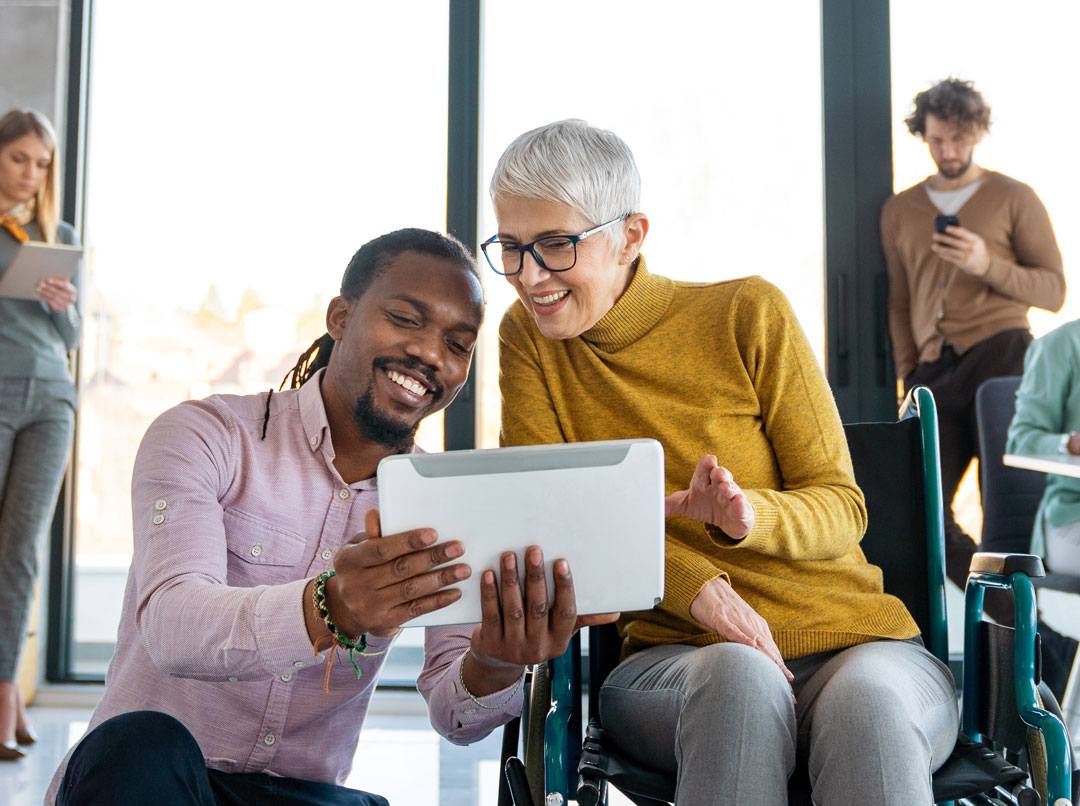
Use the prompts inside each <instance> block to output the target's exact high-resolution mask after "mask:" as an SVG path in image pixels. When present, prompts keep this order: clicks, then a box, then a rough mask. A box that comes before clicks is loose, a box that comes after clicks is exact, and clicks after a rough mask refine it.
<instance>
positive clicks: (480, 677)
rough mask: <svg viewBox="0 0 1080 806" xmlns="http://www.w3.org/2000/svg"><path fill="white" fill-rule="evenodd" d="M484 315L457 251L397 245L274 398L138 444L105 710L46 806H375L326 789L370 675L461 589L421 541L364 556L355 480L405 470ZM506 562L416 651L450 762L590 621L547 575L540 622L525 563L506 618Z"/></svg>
mask: <svg viewBox="0 0 1080 806" xmlns="http://www.w3.org/2000/svg"><path fill="white" fill-rule="evenodd" d="M483 312H484V299H483V291H482V288H481V285H480V280H479V278H478V276H477V273H476V266H475V262H474V260H473V257H472V255H471V254H470V253H469V251H468V249H466V248H465V247H464V246H463V245H462V244H461V243H459V242H458V241H456V240H455V239H453V238H450V237H447V236H445V235H441V234H438V233H434V232H429V231H426V230H418V229H406V230H398V231H396V232H392V233H389V234H388V235H384V236H381V237H379V238H376V239H375V240H373V241H371V242H369V243H367V244H365V245H364V246H362V247H361V248H360V250H359V251H357V253H356V254H355V255H354V256H353V258H352V260H351V261H350V263H349V266H348V268H347V269H346V272H345V276H344V278H343V280H342V287H341V294H340V296H338V297H335V298H334V299H333V300H332V301H331V303H330V305H329V308H328V309H327V316H326V321H327V331H328V332H327V334H326V335H325V336H323V337H322V338H321V339H319V340H318V341H317V342H316V343H315V344H314V345H313V346H312V349H311V350H309V351H308V352H307V353H305V354H304V356H302V357H301V360H300V361H299V362H298V364H297V367H296V369H295V370H294V372H293V387H294V388H292V389H289V390H286V391H283V392H279V393H273V392H270V393H266V394H260V395H248V396H232V395H215V396H213V397H210V398H207V399H205V400H199V401H187V402H185V403H182V404H180V405H179V406H177V407H175V408H173V409H171V410H169V411H167V412H165V413H164V414H162V415H161V416H160V417H158V418H157V420H155V422H154V423H153V424H152V425H151V426H150V428H149V430H148V431H147V433H146V436H145V437H144V438H143V442H142V445H141V446H140V448H139V453H138V456H137V458H136V460H135V468H134V472H133V478H132V512H133V518H134V542H135V546H134V558H133V561H132V566H131V571H130V573H129V575H128V582H127V589H126V591H125V594H124V609H123V615H122V619H121V624H120V629H119V634H118V637H117V647H116V655H115V656H114V658H113V660H112V663H111V664H110V667H109V671H108V675H107V677H106V688H105V695H104V697H103V698H102V701H101V703H100V705H99V706H98V708H97V710H96V711H95V712H94V716H93V718H92V719H91V722H90V730H89V732H88V734H87V735H86V736H85V737H84V738H83V739H82V741H81V742H80V743H79V744H78V745H77V746H76V747H75V748H74V750H73V751H72V752H71V753H69V756H68V758H66V759H65V760H64V763H63V764H61V766H60V768H59V769H58V770H57V773H56V776H55V777H54V779H53V785H52V787H51V788H50V792H49V795H48V796H47V799H46V802H47V803H53V802H54V801H55V802H56V803H58V804H71V805H72V806H74V805H76V804H105V803H108V804H112V805H113V806H117V805H122V804H146V803H153V804H155V806H166V805H167V804H173V803H175V804H192V803H195V804H200V806H202V805H203V804H206V805H207V806H209V805H210V804H225V803H229V804H234V803H235V804H240V803H269V802H273V803H295V804H301V803H303V804H331V803H333V804H384V803H386V801H385V800H384V799H383V798H381V797H379V796H376V795H370V794H368V793H365V792H359V791H356V790H350V789H346V788H344V787H342V786H341V784H342V782H343V781H344V780H345V778H346V776H347V775H348V773H349V769H350V766H351V764H352V757H353V755H354V753H355V751H356V745H357V741H358V738H359V733H360V726H361V724H362V723H363V719H364V715H365V713H366V711H367V705H368V700H369V699H370V697H371V694H372V692H373V690H374V688H375V683H376V680H377V679H378V675H379V670H380V667H381V665H382V662H383V659H384V658H385V652H386V650H387V649H389V647H390V644H391V643H392V641H393V637H394V635H395V634H396V633H397V631H398V628H399V627H400V626H401V625H402V624H403V623H404V622H406V621H408V620H409V619H410V618H413V617H414V616H417V615H420V614H422V613H427V612H430V611H432V610H436V609H438V608H441V607H445V606H446V605H448V604H450V603H451V602H453V601H455V600H456V599H457V598H458V597H459V596H460V593H459V592H458V591H457V590H456V589H453V588H447V586H448V585H450V584H452V583H455V582H460V581H461V580H463V579H466V578H468V577H469V576H470V575H471V573H472V569H470V568H469V566H468V565H466V564H464V563H462V562H457V563H453V562H452V561H454V560H457V559H459V558H461V557H462V555H463V554H464V546H463V545H462V544H461V542H460V541H450V542H447V543H439V542H438V537H437V535H436V534H435V533H434V531H433V530H430V529H419V530H415V531H411V532H405V533H402V534H396V535H381V534H380V531H379V520H378V514H377V512H376V510H375V509H374V506H375V503H376V488H375V469H376V466H377V465H378V463H379V460H381V459H382V458H383V457H385V456H388V455H390V454H394V453H403V452H408V451H411V450H415V448H414V446H413V436H414V434H415V432H416V427H417V425H418V424H419V422H420V420H421V419H422V418H423V417H425V416H427V415H429V414H431V413H433V412H436V411H438V410H440V409H442V408H443V407H445V406H446V405H447V404H449V403H450V401H451V400H453V398H454V396H455V395H456V394H457V392H458V390H459V389H460V388H461V386H462V385H463V384H464V382H465V379H466V377H467V374H468V370H469V364H470V362H471V360H472V355H473V349H474V346H475V343H476V338H477V333H478V331H479V328H480V324H481V321H482V319H483ZM512 557H513V555H512V554H508V555H506V556H505V557H504V559H503V565H502V573H501V574H500V580H499V581H498V584H499V585H501V591H502V596H503V600H502V605H501V609H500V605H499V597H498V595H497V594H496V584H497V582H496V579H495V574H494V573H493V572H492V571H490V570H486V571H484V572H483V573H482V574H481V575H480V585H481V594H482V597H483V599H484V607H485V613H487V614H488V615H489V616H493V617H492V618H488V619H486V620H485V622H484V624H482V625H476V626H473V625H468V626H464V627H449V628H441V629H431V630H428V633H427V635H426V641H425V664H424V671H423V673H422V675H421V678H420V680H419V687H420V689H421V692H422V693H423V695H424V697H425V698H426V699H427V701H428V706H429V712H430V714H431V720H432V724H433V725H434V726H435V727H436V729H437V730H438V731H439V732H440V733H442V734H443V735H445V736H447V737H448V738H449V739H450V740H451V741H454V742H457V743H467V742H470V741H473V740H476V739H479V738H482V737H483V736H485V735H487V734H488V733H489V732H490V731H491V730H492V729H493V728H494V727H496V726H498V725H500V724H502V723H504V722H506V721H507V720H509V719H510V718H511V717H512V716H514V715H515V714H516V713H517V712H519V711H520V708H521V679H522V676H523V674H524V665H525V664H527V663H534V662H539V661H541V660H544V659H547V658H549V657H553V656H555V655H557V654H560V653H561V652H562V651H563V650H564V649H565V647H566V644H567V642H568V641H569V638H570V636H571V635H572V633H573V631H574V629H575V627H576V626H578V624H579V623H584V622H586V621H588V623H596V621H597V620H596V619H588V620H585V619H576V618H575V611H574V593H573V585H572V581H571V578H570V569H569V567H568V565H567V563H566V562H565V561H562V560H560V561H556V563H555V597H554V600H553V601H552V602H551V603H550V606H549V603H548V602H547V591H546V585H545V584H544V583H543V570H542V569H543V566H542V561H543V558H542V555H541V553H540V551H539V549H538V548H535V547H534V548H533V549H530V550H529V551H528V552H527V553H526V559H527V567H526V568H525V569H524V571H525V574H526V577H527V578H528V579H529V580H530V583H529V585H528V590H527V595H526V597H525V601H522V596H521V593H520V588H519V586H518V569H517V568H516V567H515V564H514V563H513V562H512V561H511V558H512ZM433 569H434V570H433ZM331 572H334V573H333V574H332V573H331ZM537 576H538V578H539V580H540V582H539V584H534V583H535V579H534V578H535V577H537ZM334 630H336V632H335V631H334ZM349 646H351V647H352V648H348V647H349Z"/></svg>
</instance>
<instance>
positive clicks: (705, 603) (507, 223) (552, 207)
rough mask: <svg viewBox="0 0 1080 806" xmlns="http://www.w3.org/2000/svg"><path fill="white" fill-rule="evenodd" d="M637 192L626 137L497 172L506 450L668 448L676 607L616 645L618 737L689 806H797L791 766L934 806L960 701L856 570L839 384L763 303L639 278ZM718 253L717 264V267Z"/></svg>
mask: <svg viewBox="0 0 1080 806" xmlns="http://www.w3.org/2000/svg"><path fill="white" fill-rule="evenodd" d="M639 187H640V179H639V176H638V172H637V168H636V166H635V164H634V158H633V155H632V154H631V153H630V150H629V149H628V148H627V146H626V144H625V143H623V142H622V140H620V139H619V138H618V137H616V136H615V135H614V134H612V133H611V132H607V131H603V130H600V129H596V128H593V127H590V126H588V125H587V124H585V123H584V122H582V121H577V120H566V121H560V122H557V123H553V124H550V125H547V126H543V127H541V128H539V129H535V130H533V131H530V132H527V133H525V134H523V135H521V136H520V137H519V138H517V139H516V140H515V141H514V142H513V143H512V144H511V145H510V147H509V148H508V149H507V150H506V152H505V153H504V154H503V155H502V158H501V159H500V160H499V163H498V165H497V167H496V169H495V173H494V176H493V178H492V180H491V198H492V201H493V203H494V206H495V215H496V218H497V220H498V234H497V235H496V236H494V237H492V238H491V239H489V240H488V241H487V242H486V243H484V244H483V250H484V254H485V256H486V257H487V260H488V262H489V263H490V265H491V268H493V269H494V270H495V271H496V272H497V273H499V274H501V275H503V276H505V277H506V278H507V280H508V282H509V283H510V284H511V285H512V286H513V287H514V289H515V290H516V291H517V294H518V298H519V299H518V301H516V302H515V303H514V304H513V305H511V307H510V308H509V310H508V311H507V312H506V314H505V316H504V317H503V320H502V323H501V325H500V329H499V347H500V353H499V362H500V383H501V391H502V400H503V405H502V435H501V438H502V443H503V444H504V445H530V444H539V443H554V442H577V441H583V440H603V439H616V438H627V437H653V438H656V439H658V440H659V441H660V442H661V443H662V444H663V446H664V450H665V459H666V481H667V492H668V497H667V502H666V505H667V513H668V519H667V527H666V528H667V542H666V587H665V594H664V598H663V601H662V602H661V603H660V604H659V605H658V606H657V607H656V608H654V609H653V610H650V611H645V612H637V613H627V614H624V615H623V616H622V618H621V620H620V622H619V629H620V632H621V634H622V636H623V659H622V662H621V663H620V664H619V666H618V667H617V668H616V669H615V670H614V671H613V672H612V674H611V675H610V676H609V677H608V679H607V680H606V682H605V683H604V686H603V688H602V691H601V696H600V711H601V716H602V719H603V722H604V725H605V728H606V730H607V732H608V733H609V735H610V736H611V738H612V739H613V740H614V741H615V742H616V743H617V744H618V745H619V746H620V747H621V748H622V749H623V750H624V752H626V753H627V754H628V755H630V756H631V757H634V758H637V759H638V760H640V761H641V762H643V763H645V764H647V765H648V766H651V767H660V768H662V769H664V770H667V771H670V772H672V773H675V774H676V775H677V782H678V788H677V794H676V802H677V803H679V804H680V805H681V806H691V805H692V804H719V803H738V804H740V806H750V804H776V803H786V797H787V796H786V787H787V779H788V777H789V775H790V774H791V772H792V770H793V768H794V766H795V763H796V759H797V758H801V759H804V760H805V761H806V763H807V766H808V769H809V773H810V779H811V782H812V785H813V791H814V800H815V802H816V803H818V804H821V806H832V805H833V804H841V803H854V802H864V801H865V802H871V801H873V802H875V803H882V804H905V806H909V805H910V804H913V803H931V802H932V795H931V787H930V776H931V772H932V771H933V770H934V769H936V768H937V767H939V766H940V765H941V764H942V763H943V762H944V761H945V759H946V758H947V756H948V754H949V752H950V751H951V749H952V747H953V744H954V742H955V739H956V733H957V728H958V724H957V723H958V717H957V710H956V703H955V695H954V683H953V680H952V676H951V675H950V673H949V670H948V669H947V668H946V667H945V666H944V665H942V664H941V663H940V662H939V661H938V660H937V659H936V658H934V657H933V656H932V655H931V654H930V653H929V652H928V651H927V650H926V649H925V648H924V647H923V646H922V644H921V641H920V640H919V638H918V634H919V630H918V628H917V626H916V625H915V622H914V621H913V620H912V618H911V616H910V615H909V614H908V612H907V610H906V609H905V607H904V605H903V604H902V603H901V602H900V601H899V600H898V599H896V598H894V597H892V596H890V595H888V594H886V593H884V592H883V590H882V582H881V573H880V571H879V569H877V568H876V567H874V566H872V565H870V564H869V563H867V561H866V558H865V557H864V555H863V553H862V551H861V550H860V548H859V541H860V540H861V538H862V534H863V531H864V530H865V526H866V509H865V506H864V502H863V497H862V493H861V492H860V490H859V488H858V487H857V486H856V484H855V479H854V475H853V472H852V468H851V460H850V457H849V455H848V451H847V444H846V442H845V439H844V433H843V430H842V427H841V424H840V417H839V414H838V413H837V410H836V404H835V402H834V400H833V398H832V394H831V393H830V390H829V387H828V384H827V382H826V379H825V376H824V374H823V373H822V371H821V368H820V366H819V365H818V363H817V360H816V359H815V357H814V354H813V352H812V350H811V348H810V345H809V343H808V342H807V339H806V337H805V335H804V334H803V332H802V330H801V328H800V327H799V323H798V321H797V320H796V318H795V315H794V313H793V312H792V309H791V307H790V305H789V303H788V301H787V299H786V298H785V297H784V295H783V294H782V293H781V292H780V291H779V290H778V289H777V288H776V287H774V286H773V285H771V284H769V283H768V282H766V281H765V280H763V279H761V278H760V277H749V278H745V279H739V280H728V281H718V282H710V283H688V282H677V281H673V280H670V279H668V278H666V277H663V276H661V275H658V274H653V273H652V272H650V271H649V269H648V268H646V263H645V258H644V257H643V255H642V246H643V244H644V242H645V236H646V235H647V233H648V231H649V220H648V218H647V217H646V216H645V214H644V213H642V212H641V211H640V207H639V198H638V197H639ZM711 242H712V241H711V239H708V238H704V237H702V238H701V243H702V246H703V248H702V250H701V252H700V259H701V260H702V261H706V262H713V261H719V260H720V259H722V255H721V254H720V253H719V252H718V251H714V250H711V249H708V248H705V245H706V244H709V243H711ZM551 505H552V506H558V505H559V502H557V501H552V502H551Z"/></svg>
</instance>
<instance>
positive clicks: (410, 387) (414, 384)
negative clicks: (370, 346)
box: [385, 369, 429, 397]
mask: <svg viewBox="0 0 1080 806" xmlns="http://www.w3.org/2000/svg"><path fill="white" fill-rule="evenodd" d="M385 372H386V377H387V378H389V379H390V380H392V381H393V382H394V383H396V384H397V385H398V386H400V387H401V388H402V389H405V390H406V391H408V392H412V393H413V394H414V395H417V396H419V397H423V396H424V395H426V394H427V393H428V391H429V389H428V388H427V387H426V386H424V385H423V384H422V383H420V381H418V380H416V379H415V378H410V377H409V376H408V375H405V374H403V373H401V372H398V371H396V370H393V369H388V370H385Z"/></svg>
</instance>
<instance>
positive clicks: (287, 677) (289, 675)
mask: <svg viewBox="0 0 1080 806" xmlns="http://www.w3.org/2000/svg"><path fill="white" fill-rule="evenodd" d="M290 680H292V672H285V674H283V675H282V676H281V682H282V683H288V682H289V681H290Z"/></svg>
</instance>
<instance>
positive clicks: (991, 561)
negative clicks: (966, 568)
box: [971, 551, 1046, 579]
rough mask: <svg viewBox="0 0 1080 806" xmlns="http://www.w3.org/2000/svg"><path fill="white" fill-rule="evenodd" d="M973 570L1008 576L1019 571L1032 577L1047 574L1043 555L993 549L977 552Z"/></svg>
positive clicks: (973, 558)
mask: <svg viewBox="0 0 1080 806" xmlns="http://www.w3.org/2000/svg"><path fill="white" fill-rule="evenodd" d="M971 572H972V573H979V574H998V575H1000V576H1006V577H1007V576H1009V575H1010V574H1015V573H1017V572H1019V573H1021V574H1026V575H1027V576H1028V577H1030V578H1031V579H1038V578H1039V577H1043V576H1046V570H1045V569H1044V568H1043V562H1042V557H1038V556H1036V555H1034V554H998V553H997V552H992V551H980V552H978V553H977V554H975V555H974V556H973V557H972V558H971Z"/></svg>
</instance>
